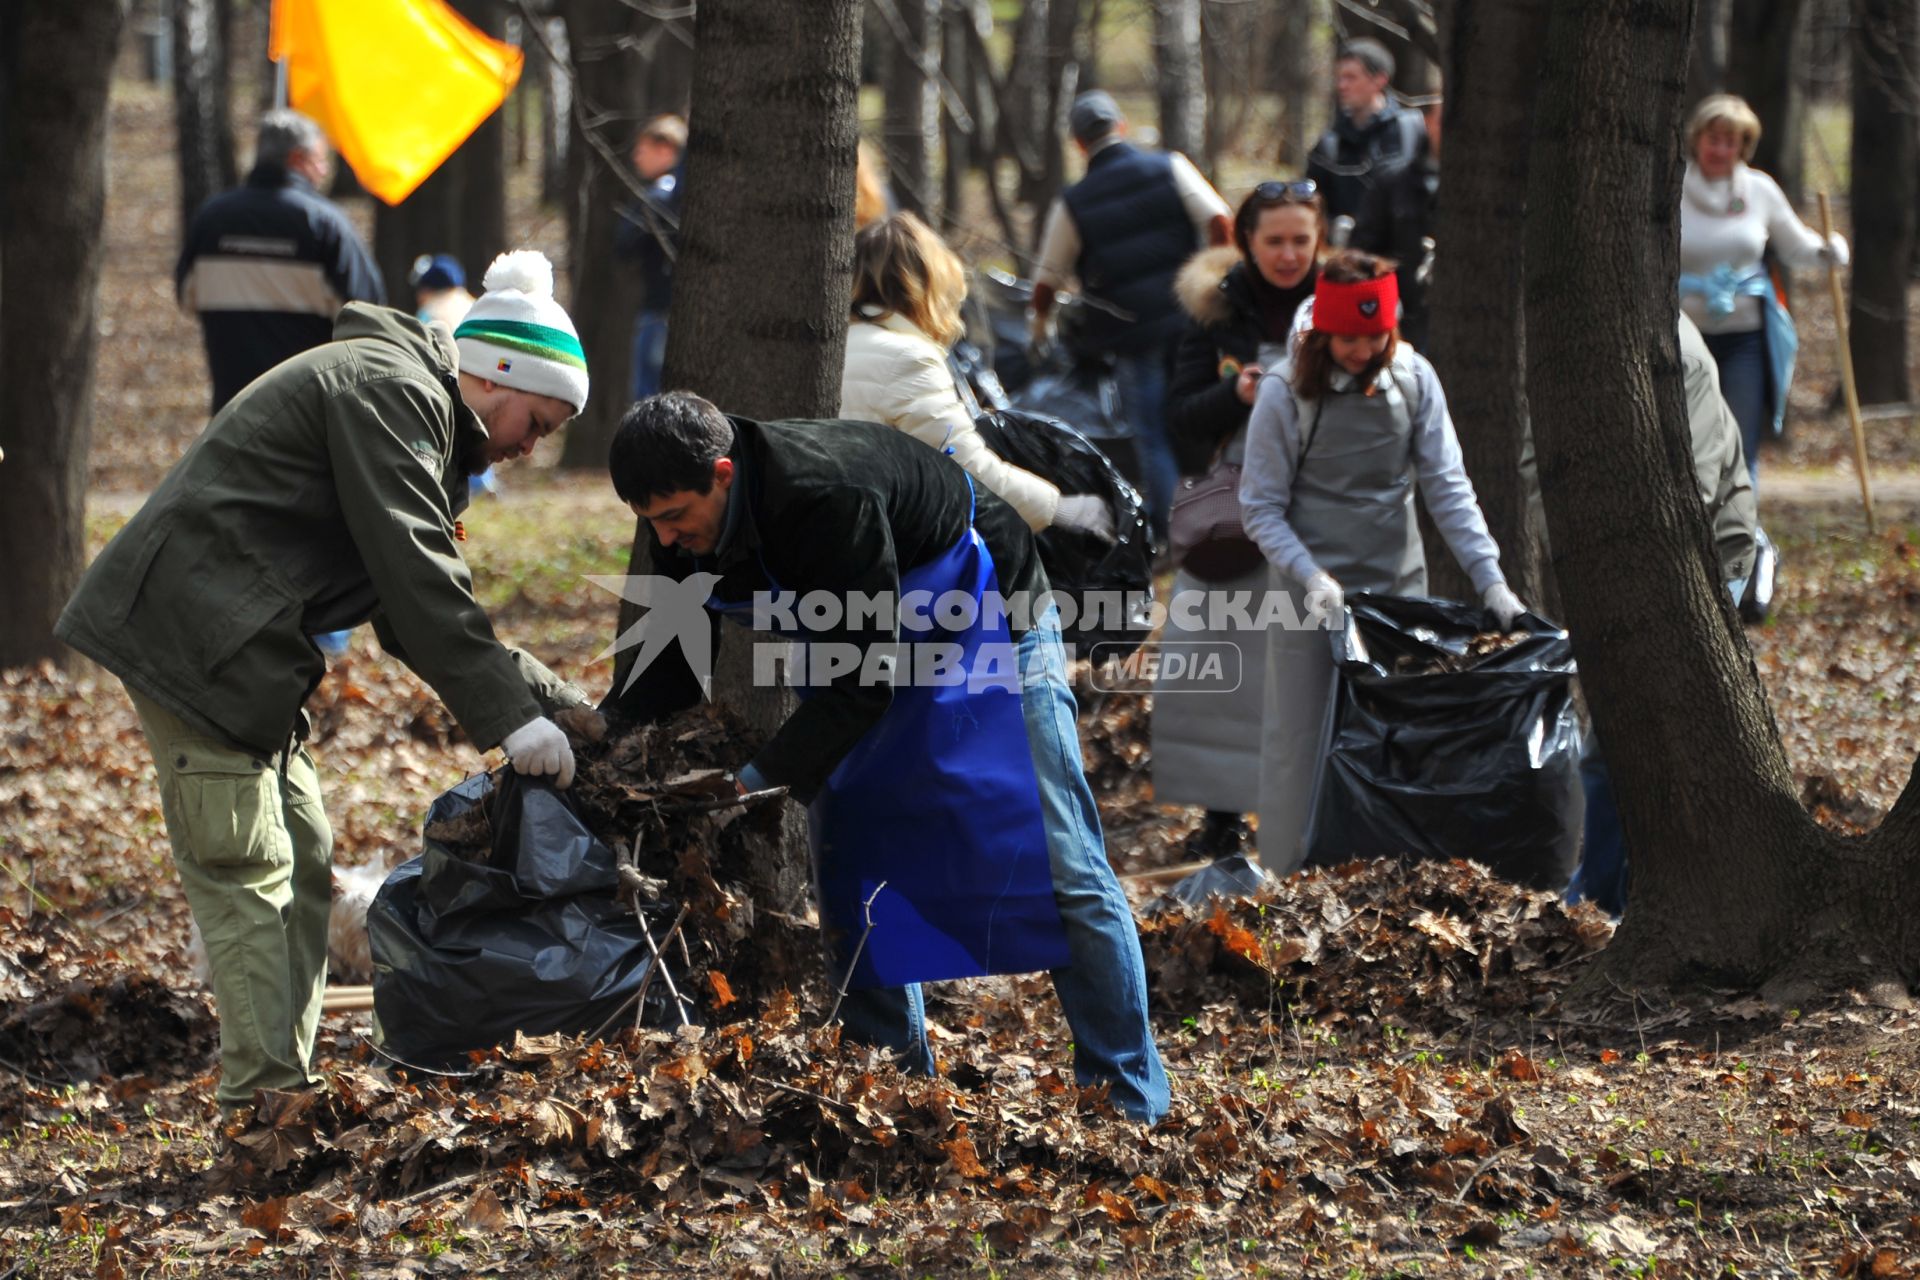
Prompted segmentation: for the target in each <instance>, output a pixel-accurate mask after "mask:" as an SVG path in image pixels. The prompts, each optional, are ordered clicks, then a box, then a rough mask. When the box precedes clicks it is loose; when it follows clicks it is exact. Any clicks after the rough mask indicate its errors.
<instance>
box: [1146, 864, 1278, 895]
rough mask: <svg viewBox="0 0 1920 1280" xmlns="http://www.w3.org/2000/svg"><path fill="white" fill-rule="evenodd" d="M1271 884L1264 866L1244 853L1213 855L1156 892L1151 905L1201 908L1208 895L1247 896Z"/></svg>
mask: <svg viewBox="0 0 1920 1280" xmlns="http://www.w3.org/2000/svg"><path fill="white" fill-rule="evenodd" d="M1272 884H1273V877H1272V876H1270V875H1268V874H1267V869H1266V868H1265V867H1263V866H1261V865H1260V864H1259V863H1257V862H1255V861H1254V860H1253V859H1252V858H1249V857H1248V856H1247V855H1246V854H1244V853H1234V854H1229V855H1227V856H1226V857H1224V858H1215V859H1214V860H1213V861H1212V862H1209V863H1208V864H1207V865H1206V866H1204V867H1202V868H1200V869H1199V870H1198V871H1196V872H1194V873H1193V874H1192V875H1189V876H1185V877H1183V878H1181V879H1180V880H1178V881H1176V882H1175V883H1174V885H1173V887H1172V888H1170V889H1168V890H1167V891H1166V892H1165V893H1164V894H1162V895H1160V901H1159V902H1157V903H1155V905H1156V906H1159V905H1162V904H1172V903H1178V904H1180V905H1181V906H1185V907H1204V906H1206V905H1207V900H1208V899H1210V898H1250V897H1252V896H1253V895H1254V894H1256V893H1259V892H1260V891H1262V890H1263V889H1266V888H1269V887H1271V885H1272Z"/></svg>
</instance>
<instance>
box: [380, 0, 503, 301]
mask: <svg viewBox="0 0 1920 1280" xmlns="http://www.w3.org/2000/svg"><path fill="white" fill-rule="evenodd" d="M454 8H455V9H457V10H459V11H460V15H461V16H462V17H464V18H465V19H466V20H467V21H468V22H471V23H472V24H473V25H474V26H476V27H478V28H480V29H481V30H482V31H484V32H486V33H487V34H488V35H490V36H494V37H495V38H498V37H500V36H502V35H504V34H505V32H506V12H505V10H503V9H502V8H501V7H500V5H499V4H497V3H495V0H458V2H457V3H455V5H454ZM506 178H507V132H506V112H505V110H504V109H502V110H499V111H495V112H494V113H493V114H492V115H490V116H488V117H487V118H486V119H485V120H483V121H481V122H480V127H479V128H477V129H475V130H474V131H473V132H472V134H470V135H468V137H467V140H466V141H465V142H462V143H461V144H460V146H459V148H458V149H457V150H455V151H454V153H453V154H452V155H450V156H448V157H447V158H446V160H445V161H444V162H443V163H442V164H441V165H440V167H439V168H438V169H436V170H434V171H433V173H432V174H430V175H428V177H427V180H426V181H425V182H423V183H421V184H420V185H419V187H418V188H416V189H415V190H414V192H413V194H412V195H410V196H408V197H407V198H406V199H405V200H402V201H401V202H400V203H399V204H397V205H389V204H387V203H385V202H384V201H381V202H378V203H376V204H375V205H374V213H373V257H374V261H375V262H376V263H378V264H379V267H380V274H381V275H382V276H383V277H385V279H386V282H387V298H388V301H390V302H391V303H393V305H394V306H396V307H399V308H400V309H401V310H402V311H412V310H413V294H412V291H411V289H410V288H409V287H408V285H407V276H408V273H409V272H410V270H411V269H412V266H413V260H414V259H415V258H417V257H419V256H420V255H421V254H423V253H451V254H452V255H453V256H454V257H456V258H458V259H460V265H461V266H463V267H465V268H466V270H467V274H468V275H469V276H471V277H472V284H473V285H474V286H475V287H474V290H473V291H474V292H475V293H476V294H477V293H478V292H479V291H480V290H479V288H478V285H479V282H480V277H481V275H482V274H483V273H484V272H485V271H486V269H487V264H488V263H490V262H492V261H493V259H494V257H495V256H496V255H498V254H499V253H500V252H501V251H503V250H504V249H506V248H507V182H506Z"/></svg>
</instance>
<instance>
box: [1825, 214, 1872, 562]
mask: <svg viewBox="0 0 1920 1280" xmlns="http://www.w3.org/2000/svg"><path fill="white" fill-rule="evenodd" d="M1820 231H1821V233H1822V234H1823V235H1825V236H1826V238H1827V242H1828V243H1829V244H1831V243H1832V242H1833V209H1832V208H1831V207H1830V206H1829V205H1828V204H1827V193H1826V192H1824V191H1822V192H1821V193H1820ZM1827 287H1828V288H1829V289H1830V290H1832V291H1833V329H1834V333H1835V334H1836V335H1837V336H1838V338H1839V342H1840V387H1841V389H1842V390H1843V391H1844V392H1845V393H1846V396H1847V420H1848V421H1849V422H1851V423H1852V424H1853V465H1854V466H1855V467H1856V468H1858V469H1859V472H1860V505H1861V506H1863V507H1865V508H1866V511H1867V532H1868V533H1869V534H1871V533H1873V532H1874V520H1873V481H1872V480H1871V479H1870V478H1869V477H1868V475H1867V428H1866V424H1865V423H1863V422H1862V421H1861V419H1860V388H1859V386H1858V385H1857V384H1855V382H1854V380H1853V346H1852V344H1851V343H1850V342H1849V341H1848V340H1847V294H1846V290H1844V289H1842V288H1841V287H1840V267H1839V264H1838V263H1836V262H1834V261H1833V260H1832V259H1831V258H1829V259H1828V260H1827Z"/></svg>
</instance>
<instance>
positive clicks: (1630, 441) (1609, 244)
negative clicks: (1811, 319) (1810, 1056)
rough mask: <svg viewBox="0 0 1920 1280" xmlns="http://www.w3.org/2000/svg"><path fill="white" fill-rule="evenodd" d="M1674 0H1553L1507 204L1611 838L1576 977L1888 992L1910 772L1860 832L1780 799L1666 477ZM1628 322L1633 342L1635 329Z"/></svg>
mask: <svg viewBox="0 0 1920 1280" xmlns="http://www.w3.org/2000/svg"><path fill="white" fill-rule="evenodd" d="M1691 11H1692V3H1691V0H1595V2H1594V3H1589V4H1580V5H1554V6H1553V10H1552V16H1551V17H1550V19H1549V25H1548V36H1547V41H1546V46H1545V54H1544V59H1543V65H1544V77H1543V80H1542V88H1541V96H1540V107H1539V111H1538V116H1537V123H1536V133H1535V139H1534V148H1533V159H1532V170H1531V180H1530V184H1529V195H1528V205H1529V209H1528V219H1527V262H1528V269H1527V370H1528V385H1529V394H1530V396H1531V399H1532V402H1533V410H1534V415H1533V416H1534V431H1535V435H1536V437H1537V439H1538V441H1539V446H1540V474H1541V481H1542V485H1543V487H1544V489H1545V496H1546V504H1547V516H1548V522H1549V525H1550V527H1551V530H1552V534H1553V545H1554V563H1555V569H1556V572H1557V574H1558V576H1559V580H1560V583H1561V586H1562V588H1563V590H1564V594H1565V597H1566V613H1567V620H1568V622H1569V623H1570V624H1571V627H1572V632H1573V641H1574V649H1575V653H1576V655H1577V656H1578V658H1579V661H1580V670H1581V679H1582V683H1583V684H1584V685H1585V688H1586V693H1587V700H1588V703H1589V705H1590V707H1591V709H1592V712H1593V719H1594V724H1595V726H1596V728H1597V729H1598V730H1599V733H1600V736H1601V739H1602V740H1603V741H1604V742H1605V743H1606V745H1607V759H1608V763H1609V765H1610V767H1611V769H1612V773H1613V781H1614V790H1615V795H1616V797H1617V799H1618V802H1619V806H1620V816H1621V820H1622V823H1623V825H1624V827H1625V829H1626V835H1627V843H1628V847H1629V849H1630V850H1631V856H1632V859H1633V868H1634V872H1633V881H1632V888H1631V890H1630V903H1629V907H1628V910H1627V914H1626V919H1625V922H1624V923H1623V924H1622V926H1621V928H1620V930H1619V932H1618V933H1616V934H1615V935H1614V938H1613V941H1612V944H1611V945H1610V946H1609V947H1608V949H1607V950H1606V951H1605V952H1604V953H1602V955H1601V957H1600V959H1599V962H1598V965H1597V966H1596V968H1595V970H1594V971H1593V973H1592V974H1590V975H1589V978H1588V988H1587V989H1588V990H1590V991H1600V990H1611V987H1610V986H1609V983H1618V984H1621V985H1623V986H1634V985H1680V986H1689V985H1698V984H1702V983H1711V984H1714V985H1717V986H1723V987H1724V986H1729V985H1737V986H1745V987H1754V986H1757V987H1759V988H1760V989H1761V990H1762V991H1763V992H1765V993H1766V994H1769V995H1771V996H1773V997H1774V998H1776V999H1783V1000H1790V1001H1797V1000H1798V999H1800V998H1802V997H1803V996H1805V995H1808V994H1812V993H1813V992H1815V991H1818V990H1822V989H1832V988H1835V987H1837V986H1840V985H1843V984H1844V985H1860V986H1864V987H1867V988H1868V989H1869V990H1878V991H1879V992H1881V993H1883V994H1884V995H1885V996H1886V997H1887V998H1904V987H1905V986H1906V984H1908V983H1911V982H1913V981H1914V980H1915V978H1916V977H1920V945H1917V944H1916V940H1915V936H1914V933H1913V930H1912V925H1911V911H1910V908H1909V904H1910V902H1911V897H1912V884H1913V878H1914V875H1915V873H1916V872H1917V871H1920V786H1916V785H1915V784H1914V783H1913V782H1911V781H1910V782H1909V784H1908V786H1907V788H1906V790H1905V792H1904V793H1903V794H1902V795H1901V797H1900V800H1899V801H1898V802H1897V803H1896V804H1895V805H1894V808H1893V810H1892V812H1891V813H1889V814H1888V815H1887V818H1886V820H1885V821H1884V822H1883V823H1882V824H1881V826H1880V827H1879V828H1878V829H1877V830H1876V831H1874V832H1873V833H1872V834H1870V835H1867V836H1864V837H1858V838H1852V839H1847V838H1842V837H1840V836H1838V835H1835V834H1834V833H1832V832H1829V831H1827V830H1825V829H1823V828H1821V827H1820V826H1819V825H1818V824H1817V823H1815V822H1814V820H1813V819H1812V817H1810V816H1809V815H1808V813H1807V811H1806V810H1805V809H1804V808H1803V807H1802V805H1801V804H1800V803H1799V800H1798V798H1797V797H1796V795H1795V791H1794V786H1793V776H1792V772H1791V771H1790V769H1789V768H1788V765H1787V759H1786V753H1785V752H1784V751H1783V750H1782V748H1781V745H1780V737H1779V732H1778V728H1777V726H1776V724H1775V722H1774V719H1773V715H1772V712H1771V711H1770V710H1769V708H1768V705H1767V701H1766V697H1765V693H1764V691H1763V689H1762V687H1761V684H1760V680H1759V676H1758V672H1757V670H1756V668H1755V665H1754V659H1753V654H1752V652H1751V651H1750V650H1749V649H1748V647H1747V642H1746V636H1745V633H1744V631H1743V630H1742V628H1741V627H1740V625H1739V622H1738V619H1737V618H1736V617H1735V616H1734V613H1733V609H1732V605H1731V603H1730V602H1729V600H1728V599H1727V597H1726V593H1725V591H1724V590H1723V589H1722V587H1721V586H1720V583H1719V581H1718V578H1719V570H1718V567H1717V564H1716V562H1715V559H1714V550H1713V547H1712V545H1711V538H1710V535H1709V534H1708V533H1707V532H1706V529H1707V526H1706V521H1705V519H1704V514H1703V512H1702V509H1701V504H1700V498H1699V494H1698V491H1697V490H1696V489H1694V488H1693V486H1692V485H1691V484H1690V483H1689V481H1688V475H1689V471H1690V463H1691V454H1690V449H1689V444H1688V432H1687V427H1686V411H1685V400H1684V393H1683V390H1682V386H1681V375H1680V363H1679V353H1678V348H1677V340H1676V338H1675V337H1674V336H1673V333H1674V324H1675V309H1676V308H1675V302H1674V284H1675V280H1676V278H1677V274H1678V269H1679V214H1678V198H1677V197H1678V188H1679V178H1680V172H1681V157H1680V136H1679V122H1680V105H1681V95H1682V94H1683V92H1684V91H1685V85H1686V77H1685V57H1686V50H1687V43H1688V38H1689V35H1690V30H1689V25H1688V24H1689V20H1690V18H1691V16H1692V13H1691ZM1650 335H1651V336H1652V342H1651V343H1650V342H1649V338H1650Z"/></svg>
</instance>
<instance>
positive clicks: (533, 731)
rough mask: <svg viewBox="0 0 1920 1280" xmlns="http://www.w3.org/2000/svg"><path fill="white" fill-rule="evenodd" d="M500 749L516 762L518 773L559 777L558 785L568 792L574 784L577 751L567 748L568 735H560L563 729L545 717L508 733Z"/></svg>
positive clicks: (514, 766)
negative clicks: (574, 758)
mask: <svg viewBox="0 0 1920 1280" xmlns="http://www.w3.org/2000/svg"><path fill="white" fill-rule="evenodd" d="M500 749H501V750H502V751H504V752H506V753H507V759H508V760H511V761H512V762H513V771H514V772H515V773H530V774H533V775H534V776H536V777H545V776H546V775H547V774H549V773H552V774H558V775H559V776H558V777H557V778H555V779H554V783H553V785H554V786H556V787H559V788H561V789H562V790H564V789H565V788H567V787H569V786H571V785H573V748H572V747H570V746H568V745H567V735H566V734H564V733H562V732H560V726H559V725H557V724H555V723H554V722H553V721H551V720H549V719H547V718H546V717H545V716H537V717H535V718H534V719H532V720H529V721H527V722H526V723H525V724H523V725H521V726H520V727H519V728H518V729H515V730H514V731H513V732H512V733H510V734H508V735H507V738H506V741H505V742H502V743H501V744H500Z"/></svg>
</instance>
